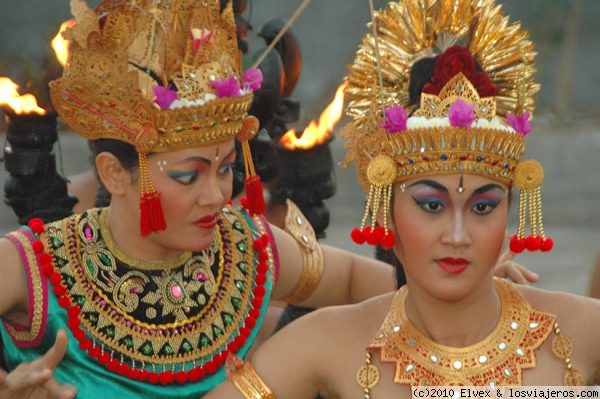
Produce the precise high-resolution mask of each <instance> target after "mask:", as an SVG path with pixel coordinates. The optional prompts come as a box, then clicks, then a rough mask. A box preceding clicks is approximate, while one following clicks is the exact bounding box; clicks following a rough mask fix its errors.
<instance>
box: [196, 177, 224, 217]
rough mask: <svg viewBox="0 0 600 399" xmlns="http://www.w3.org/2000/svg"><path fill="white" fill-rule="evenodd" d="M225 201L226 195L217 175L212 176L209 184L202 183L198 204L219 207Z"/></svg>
mask: <svg viewBox="0 0 600 399" xmlns="http://www.w3.org/2000/svg"><path fill="white" fill-rule="evenodd" d="M224 201H225V196H224V195H223V191H222V189H221V186H220V184H219V181H218V179H217V178H216V176H212V177H211V178H210V179H209V181H208V184H206V185H201V186H200V187H199V192H198V194H197V200H196V202H197V204H198V205H199V206H201V207H204V208H206V207H210V208H213V209H214V208H217V207H220V206H221V205H222V204H223V202H224Z"/></svg>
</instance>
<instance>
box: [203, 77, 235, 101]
mask: <svg viewBox="0 0 600 399" xmlns="http://www.w3.org/2000/svg"><path fill="white" fill-rule="evenodd" d="M210 85H211V86H212V88H213V89H215V90H216V91H217V97H219V98H221V97H237V96H239V95H241V94H242V92H241V91H240V83H239V82H238V80H237V78H236V77H235V76H232V77H230V78H229V79H221V80H213V81H212V82H210Z"/></svg>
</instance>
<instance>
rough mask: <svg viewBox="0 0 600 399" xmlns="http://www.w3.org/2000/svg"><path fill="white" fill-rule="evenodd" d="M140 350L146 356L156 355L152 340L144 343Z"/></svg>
mask: <svg viewBox="0 0 600 399" xmlns="http://www.w3.org/2000/svg"><path fill="white" fill-rule="evenodd" d="M140 350H141V351H142V353H143V354H144V355H146V356H153V355H154V348H153V347H152V343H151V342H150V341H146V342H144V344H143V345H142V347H141V348H140Z"/></svg>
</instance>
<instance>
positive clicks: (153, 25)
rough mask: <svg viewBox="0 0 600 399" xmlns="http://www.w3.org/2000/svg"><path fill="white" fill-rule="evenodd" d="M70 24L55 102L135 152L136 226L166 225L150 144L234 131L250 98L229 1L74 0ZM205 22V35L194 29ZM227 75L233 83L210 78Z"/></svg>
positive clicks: (222, 136) (90, 134) (82, 130)
mask: <svg viewBox="0 0 600 399" xmlns="http://www.w3.org/2000/svg"><path fill="white" fill-rule="evenodd" d="M71 10H72V13H73V15H74V17H75V21H76V24H75V26H74V27H72V28H71V29H70V30H67V32H66V33H65V37H66V38H68V39H70V40H71V45H70V52H69V58H68V62H67V65H66V67H65V69H64V72H63V76H62V77H61V78H59V79H57V80H55V81H53V82H51V83H50V94H51V97H52V102H53V105H54V108H55V109H56V111H57V112H58V114H59V115H60V116H61V117H62V118H63V119H64V121H65V122H66V123H67V124H68V125H69V126H70V127H71V128H72V129H73V130H75V131H76V132H78V133H79V134H81V135H82V136H84V137H86V138H87V139H90V140H96V139H116V140H120V141H124V142H126V143H129V144H132V145H133V146H135V147H136V150H137V151H138V152H139V154H140V159H139V163H140V172H141V173H140V175H141V179H140V182H141V183H142V186H141V187H140V188H141V190H140V191H141V203H140V208H141V211H142V221H141V225H140V228H141V232H142V235H147V234H149V233H150V232H153V231H160V230H162V229H164V228H166V224H165V223H164V217H163V216H162V208H161V206H160V195H159V193H157V192H156V191H155V189H154V187H153V185H152V182H151V181H149V172H148V168H147V160H146V156H147V155H148V154H150V153H160V152H168V151H175V150H180V149H185V148H190V147H197V146H209V145H215V144H219V143H223V142H226V141H227V140H231V139H234V138H235V137H236V135H237V134H238V133H239V132H240V131H241V130H242V128H243V126H244V121H245V120H246V119H247V113H248V110H249V108H250V105H251V103H252V98H253V96H252V91H251V90H250V89H248V87H246V86H244V84H245V83H244V82H243V81H242V78H243V76H242V73H241V53H240V51H239V50H238V47H237V37H236V26H235V20H234V14H233V8H232V4H231V2H228V3H227V5H226V6H225V7H224V9H223V11H221V2H220V1H218V0H205V1H195V0H162V1H158V2H157V1H155V0H137V1H133V2H131V1H123V0H118V1H114V0H103V1H101V2H100V4H99V5H98V7H97V8H96V10H95V11H94V10H92V9H91V8H89V7H88V6H87V4H86V3H85V1H82V0H71ZM197 31H201V32H203V36H201V37H199V38H198V37H195V36H194V34H193V33H194V32H197ZM225 81H228V82H230V83H231V86H232V87H229V89H227V88H225V89H223V87H222V86H221V89H218V87H217V86H216V83H219V82H221V83H223V82H225Z"/></svg>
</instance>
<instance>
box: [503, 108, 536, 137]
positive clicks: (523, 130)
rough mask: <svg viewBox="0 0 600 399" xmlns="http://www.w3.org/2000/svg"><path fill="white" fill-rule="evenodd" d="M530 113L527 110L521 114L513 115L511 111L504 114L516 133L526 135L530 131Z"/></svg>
mask: <svg viewBox="0 0 600 399" xmlns="http://www.w3.org/2000/svg"><path fill="white" fill-rule="evenodd" d="M530 116H531V113H530V112H528V111H525V112H523V113H522V114H521V115H518V116H517V115H515V114H513V113H512V112H509V113H507V114H506V120H507V121H508V123H509V124H510V126H511V127H512V128H513V129H515V130H516V131H517V133H519V134H521V135H523V136H527V134H528V133H529V132H530V131H531V125H530V124H529V117H530Z"/></svg>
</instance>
